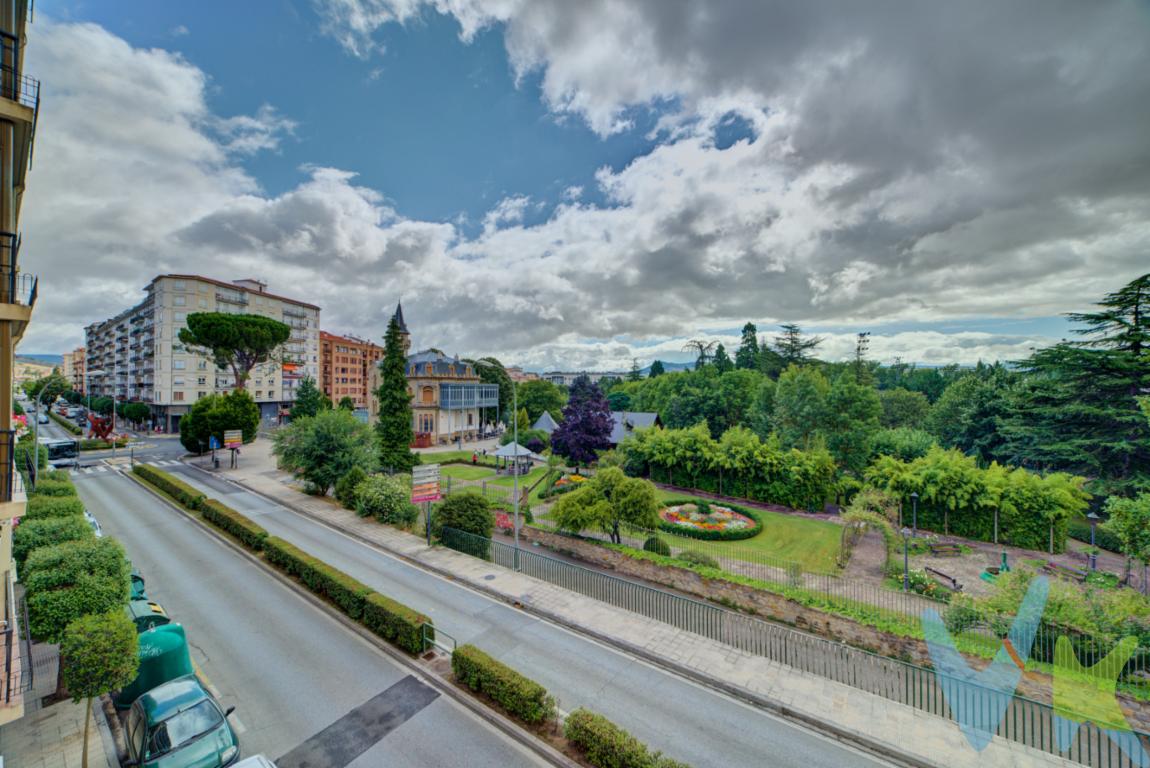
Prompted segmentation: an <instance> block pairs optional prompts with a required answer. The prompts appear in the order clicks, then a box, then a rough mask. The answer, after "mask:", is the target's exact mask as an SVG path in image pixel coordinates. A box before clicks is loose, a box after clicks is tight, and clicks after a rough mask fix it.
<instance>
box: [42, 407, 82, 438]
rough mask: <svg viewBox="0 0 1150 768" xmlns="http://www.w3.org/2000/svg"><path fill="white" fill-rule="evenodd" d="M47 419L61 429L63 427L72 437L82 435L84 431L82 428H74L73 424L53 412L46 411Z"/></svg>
mask: <svg viewBox="0 0 1150 768" xmlns="http://www.w3.org/2000/svg"><path fill="white" fill-rule="evenodd" d="M48 418H50V419H51V420H52V421H54V422H56V423H57V424H59V425H60V426H61V427H63V428H64V429H66V430H67V431H68V432H70V433H71V434H73V435H82V434H84V430H83V429H82V428H80V427H78V426H76V425H75V424H73V423H72V422H70V421H68V420H67V419H65V418H64V417H63V416H61V415H60V414H58V413H56V412H55V411H48Z"/></svg>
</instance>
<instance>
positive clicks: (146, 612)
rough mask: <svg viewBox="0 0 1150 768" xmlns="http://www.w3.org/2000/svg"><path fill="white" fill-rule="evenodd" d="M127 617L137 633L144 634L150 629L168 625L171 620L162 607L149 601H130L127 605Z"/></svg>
mask: <svg viewBox="0 0 1150 768" xmlns="http://www.w3.org/2000/svg"><path fill="white" fill-rule="evenodd" d="M128 617H129V618H130V619H131V620H132V622H133V623H134V624H135V625H136V631H137V632H145V631H147V630H149V629H151V628H152V627H160V626H163V625H164V624H170V623H171V621H172V620H171V619H170V618H168V614H167V613H166V612H165V611H164V607H163V606H162V605H160V604H159V603H154V602H152V601H151V600H132V601H131V602H129V603H128Z"/></svg>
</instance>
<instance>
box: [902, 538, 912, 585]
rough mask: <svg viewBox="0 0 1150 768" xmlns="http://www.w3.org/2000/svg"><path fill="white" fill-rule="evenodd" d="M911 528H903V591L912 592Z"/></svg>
mask: <svg viewBox="0 0 1150 768" xmlns="http://www.w3.org/2000/svg"><path fill="white" fill-rule="evenodd" d="M911 533H912V531H911V530H910V529H909V528H903V529H902V591H903V592H910V536H911Z"/></svg>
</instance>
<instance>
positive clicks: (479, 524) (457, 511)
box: [432, 491, 495, 539]
mask: <svg viewBox="0 0 1150 768" xmlns="http://www.w3.org/2000/svg"><path fill="white" fill-rule="evenodd" d="M432 525H433V526H434V529H435V534H436V536H439V535H440V534H441V532H442V530H443V529H444V528H454V529H455V530H457V531H463V532H465V533H471V534H474V535H476V536H482V537H483V538H485V539H490V538H491V531H492V529H493V528H494V526H495V518H494V516H493V515H492V514H491V502H489V501H488V500H487V498H486V497H484V496H482V495H481V494H478V493H473V492H470V491H463V492H460V493H454V494H452V495H451V496H449V497H447V498H446V499H445V500H444V501H443V502H442V503H441V504H440V505H439V506H438V507H436V509H435V514H434V515H433V516H432Z"/></svg>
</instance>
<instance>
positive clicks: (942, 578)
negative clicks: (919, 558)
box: [925, 566, 962, 592]
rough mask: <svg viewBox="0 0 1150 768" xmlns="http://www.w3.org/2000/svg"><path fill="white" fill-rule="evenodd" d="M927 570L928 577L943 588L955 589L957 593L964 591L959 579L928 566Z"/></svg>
mask: <svg viewBox="0 0 1150 768" xmlns="http://www.w3.org/2000/svg"><path fill="white" fill-rule="evenodd" d="M925 570H926V572H927V575H929V576H930V577H931V578H933V579H934V580H935V581H937V582H938V583H940V584H942V586H944V587H946V588H947V589H953V590H954V591H955V592H961V591H962V585H961V584H959V583H958V579H956V578H954V577H953V576H951V575H949V574H946V573H943V572H942V571H940V570H938V569H937V568H931V567H930V566H927V567H926V568H925Z"/></svg>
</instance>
